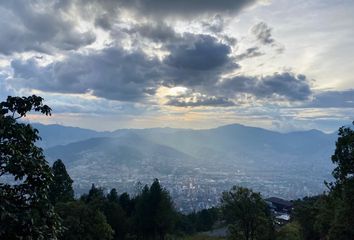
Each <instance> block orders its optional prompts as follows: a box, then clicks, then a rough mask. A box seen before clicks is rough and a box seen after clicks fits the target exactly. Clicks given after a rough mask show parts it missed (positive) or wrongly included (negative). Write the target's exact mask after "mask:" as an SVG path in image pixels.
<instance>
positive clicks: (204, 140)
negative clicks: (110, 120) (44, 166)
mask: <svg viewBox="0 0 354 240" xmlns="http://www.w3.org/2000/svg"><path fill="white" fill-rule="evenodd" d="M34 127H36V128H38V129H39V131H40V133H39V134H40V135H41V136H42V139H43V140H42V141H43V142H42V143H41V144H42V146H44V148H45V154H46V156H47V159H48V160H49V161H50V162H52V161H54V160H56V159H58V158H60V159H62V160H63V161H64V163H65V164H66V165H67V167H68V170H69V173H70V174H71V175H72V176H73V178H74V180H75V182H78V183H80V184H79V185H80V186H81V185H85V186H86V185H87V186H88V185H89V184H91V183H93V182H95V183H102V185H109V186H115V184H117V182H119V183H122V182H124V181H132V182H134V181H140V180H144V179H147V181H149V179H150V180H151V179H152V178H154V177H158V178H167V179H175V177H177V178H178V179H184V180H186V179H189V178H193V177H195V176H198V175H201V176H202V175H203V174H207V175H205V178H206V179H207V178H209V176H211V175H213V174H214V175H215V174H217V175H218V174H219V175H218V176H217V177H216V176H214V175H213V176H214V177H216V178H215V179H220V178H221V179H220V180H221V181H223V180H222V177H221V176H222V175H223V174H224V175H225V176H233V177H232V178H234V177H235V176H236V175H233V174H234V172H239V173H243V174H245V176H250V177H253V178H257V176H263V175H264V176H263V177H266V176H270V177H271V178H273V177H277V176H281V177H282V178H283V179H285V180H284V181H288V180H286V179H292V180H291V181H296V180H295V179H298V181H300V179H301V182H299V184H305V183H306V184H310V185H311V184H312V185H313V182H314V181H316V182H317V183H316V184H317V185H318V186H322V183H323V180H325V179H327V177H328V176H329V175H330V172H331V170H332V169H333V165H332V164H331V161H330V156H331V155H332V153H333V150H334V146H335V140H336V138H337V135H336V134H335V133H332V134H326V133H323V132H321V131H318V130H309V131H297V132H290V133H280V132H275V131H271V130H266V129H262V128H255V127H248V126H243V125H240V124H232V125H226V126H221V127H218V128H213V129H202V130H192V129H174V128H150V129H121V130H116V131H112V132H96V131H93V130H88V129H81V128H72V127H64V126H59V125H48V126H46V125H37V124H35V125H34ZM210 174H211V175H210ZM220 174H221V175H220ZM188 176H189V177H188ZM309 176H310V177H311V179H312V180H311V179H309ZM214 177H211V178H212V179H214ZM228 178H229V177H228ZM215 179H214V180H211V181H216V180H215ZM184 180H183V181H184ZM225 180H227V179H225ZM236 180H237V178H236ZM171 181H172V180H171ZM174 181H182V180H174ZM217 181H219V180H217ZM252 181H253V180H252ZM282 181H283V180H282ZM306 191H307V190H306Z"/></svg>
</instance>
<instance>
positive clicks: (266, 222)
mask: <svg viewBox="0 0 354 240" xmlns="http://www.w3.org/2000/svg"><path fill="white" fill-rule="evenodd" d="M221 207H222V212H223V215H224V218H225V220H226V221H227V222H228V223H229V224H230V225H229V231H230V233H231V237H233V238H235V239H244V240H258V239H272V238H271V237H272V220H271V216H270V212H269V210H268V207H267V204H266V202H265V201H264V200H263V199H262V197H261V195H260V194H259V193H255V192H253V191H252V190H250V189H247V188H243V187H237V186H234V187H233V188H232V189H231V190H230V191H229V192H224V193H223V195H222V199H221Z"/></svg>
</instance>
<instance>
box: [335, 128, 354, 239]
mask: <svg viewBox="0 0 354 240" xmlns="http://www.w3.org/2000/svg"><path fill="white" fill-rule="evenodd" d="M353 124H354V122H353ZM332 162H333V163H334V164H336V168H335V169H334V170H333V172H332V175H333V177H334V178H335V182H334V183H332V184H329V186H330V187H331V190H332V192H331V195H332V196H333V198H334V199H335V201H336V203H335V211H334V220H333V224H332V226H331V228H330V229H329V239H338V240H341V239H343V240H344V239H354V228H353V226H354V130H353V129H351V128H350V127H341V128H339V131H338V140H337V142H336V149H335V151H334V154H333V155H332Z"/></svg>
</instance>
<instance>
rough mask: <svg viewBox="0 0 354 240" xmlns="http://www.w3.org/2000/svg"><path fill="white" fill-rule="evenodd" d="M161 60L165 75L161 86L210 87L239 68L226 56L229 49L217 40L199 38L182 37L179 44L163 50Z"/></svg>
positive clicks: (206, 37)
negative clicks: (165, 51) (164, 53)
mask: <svg viewBox="0 0 354 240" xmlns="http://www.w3.org/2000/svg"><path fill="white" fill-rule="evenodd" d="M166 48H167V50H168V51H169V52H170V54H169V55H168V56H167V57H166V58H165V59H164V61H163V63H164V64H165V68H166V71H167V72H168V73H169V74H168V75H167V76H166V77H165V79H164V83H165V84H167V85H172V86H178V85H183V86H187V87H191V86H192V87H193V86H198V85H209V84H214V83H215V82H217V81H218V79H219V78H220V75H221V74H224V73H227V72H230V71H234V70H236V69H237V68H239V65H238V64H237V63H235V61H234V59H233V58H232V57H231V56H230V53H231V51H232V49H231V47H230V46H229V45H227V44H226V43H222V42H220V41H219V40H218V39H217V38H215V37H213V36H210V35H203V34H184V35H183V38H182V41H179V42H175V43H173V44H170V45H168V46H166Z"/></svg>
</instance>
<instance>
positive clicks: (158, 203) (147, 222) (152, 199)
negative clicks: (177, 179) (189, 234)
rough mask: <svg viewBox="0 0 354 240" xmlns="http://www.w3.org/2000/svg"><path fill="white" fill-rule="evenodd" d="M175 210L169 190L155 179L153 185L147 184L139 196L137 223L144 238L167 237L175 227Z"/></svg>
mask: <svg viewBox="0 0 354 240" xmlns="http://www.w3.org/2000/svg"><path fill="white" fill-rule="evenodd" d="M174 220H175V210H174V207H173V203H172V201H171V197H170V195H169V193H168V191H167V190H165V189H163V188H162V187H161V185H160V183H159V181H158V179H155V180H154V182H153V183H152V185H151V187H150V188H149V187H148V186H145V187H144V188H143V190H142V192H141V194H140V195H139V196H138V197H137V204H136V215H135V223H136V226H137V230H138V233H139V234H140V235H141V237H142V238H144V239H150V238H152V239H157V238H159V239H162V240H163V239H165V237H166V234H167V233H168V232H170V231H171V230H172V228H173V225H174Z"/></svg>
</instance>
